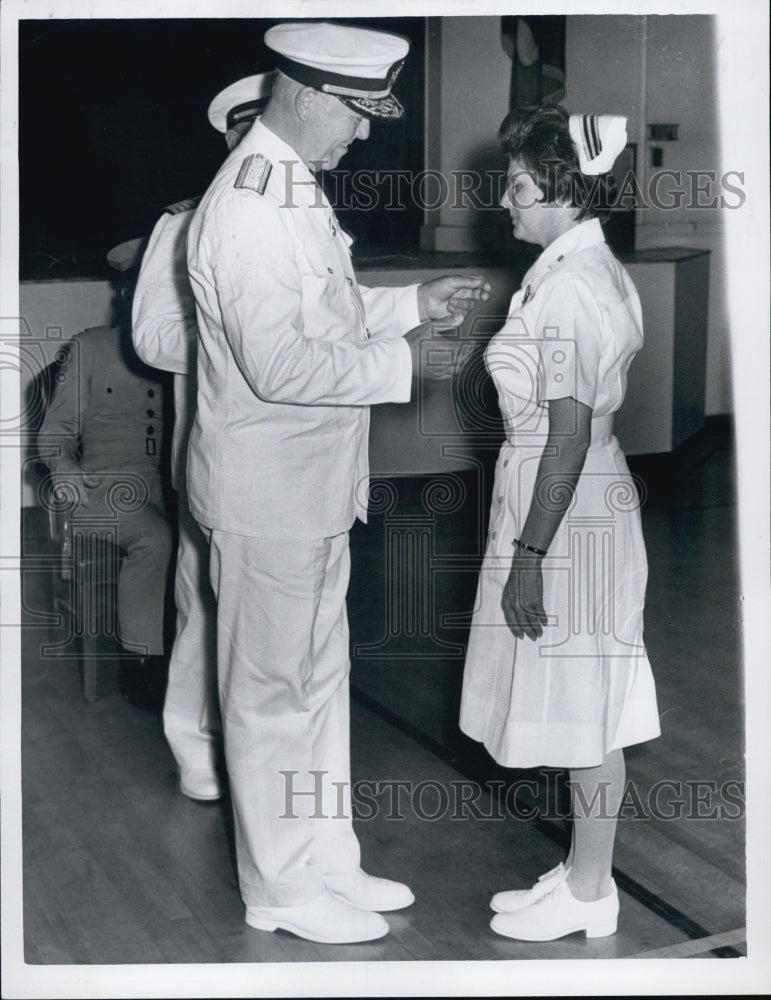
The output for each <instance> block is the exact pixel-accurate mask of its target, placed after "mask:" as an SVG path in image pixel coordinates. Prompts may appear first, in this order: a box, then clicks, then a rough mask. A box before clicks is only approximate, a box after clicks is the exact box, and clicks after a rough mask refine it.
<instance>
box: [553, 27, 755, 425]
mask: <svg viewBox="0 0 771 1000" xmlns="http://www.w3.org/2000/svg"><path fill="white" fill-rule="evenodd" d="M566 77H567V88H566V94H565V99H564V102H563V103H564V104H565V107H566V108H567V109H568V110H569V111H571V112H577V111H587V110H597V111H607V112H618V113H623V114H625V115H627V116H628V118H629V124H628V135H629V141H630V142H634V143H636V144H637V174H638V180H639V182H640V187H641V188H642V191H643V194H644V195H645V194H647V192H648V186H649V183H650V181H651V178H652V176H653V174H654V171H655V170H656V169H657V168H654V167H652V165H651V160H650V149H651V147H653V146H657V147H659V148H661V149H662V152H663V164H662V169H666V170H673V171H678V172H680V173H681V176H682V178H683V184H682V185H678V186H682V189H683V190H685V191H686V192H689V191H690V181H689V180H688V179H687V176H686V173H685V172H686V171H693V170H713V171H715V172H716V173H717V175H718V177H720V176H721V175H722V173H723V170H724V169H728V168H736V169H740V168H741V165H738V166H737V165H736V164H732V163H727V164H726V165H725V167H724V166H723V162H722V156H721V149H720V128H719V120H718V105H717V93H716V79H717V77H716V42H715V31H714V22H713V19H712V18H711V17H709V16H702V15H686V16H677V15H666V16H663V15H649V16H647V17H645V16H603V15H585V16H584V15H582V16H571V17H569V18H568V29H567V44H566ZM651 122H659V123H674V124H677V125H679V131H678V139H677V141H676V142H648V140H647V138H646V136H645V125H646V123H651ZM672 183H673V184H674V181H673V182H672ZM667 184H669V181H667ZM660 190H661V193H662V195H663V194H664V193H665V192H666V190H667V188H666V187H665V186H664V184H662V185H661V188H660ZM646 200H649V199H647V198H646ZM661 200H663V199H661ZM689 200H691V201H693V199H688V198H685V199H683V203H682V204H681V205H680V206H679V207H677V208H673V209H665V208H658V207H656V205H655V204H653V203H651V207H650V208H645V209H642V210H641V211H639V212H638V213H637V226H636V246H637V248H638V249H647V248H649V247H663V246H688V247H699V248H703V249H706V250H710V251H711V260H710V291H709V305H708V332H707V380H706V399H705V413H706V414H707V415H712V414H717V413H730V412H732V411H733V404H732V400H731V391H730V336H729V330H730V328H729V323H728V313H727V288H726V275H725V226H724V219H725V211H726V209H723V210H721V209H720V208H705V207H697V206H696V205H695V204H688V203H687V202H688V201H689ZM696 200H697V201H699V202H701V203H704V204H706V203H708V202H709V201H711V200H712V199H711V198H710V197H709V196H707V197H702V196H699V198H698V199H696Z"/></svg>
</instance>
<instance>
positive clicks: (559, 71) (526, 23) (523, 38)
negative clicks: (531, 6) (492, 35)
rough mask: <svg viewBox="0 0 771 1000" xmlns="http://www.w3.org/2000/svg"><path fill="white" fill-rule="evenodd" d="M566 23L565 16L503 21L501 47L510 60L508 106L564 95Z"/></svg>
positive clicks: (542, 100) (515, 18)
mask: <svg viewBox="0 0 771 1000" xmlns="http://www.w3.org/2000/svg"><path fill="white" fill-rule="evenodd" d="M565 21H566V17H565V15H543V16H534V17H502V18H501V44H502V45H503V49H504V51H505V52H506V53H507V54H508V56H509V58H510V59H511V89H510V94H509V107H511V108H521V107H526V106H527V105H530V104H546V103H547V102H550V101H554V102H557V103H558V102H559V101H561V100H562V98H563V97H564V96H565Z"/></svg>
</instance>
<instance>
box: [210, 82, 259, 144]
mask: <svg viewBox="0 0 771 1000" xmlns="http://www.w3.org/2000/svg"><path fill="white" fill-rule="evenodd" d="M274 77H275V73H274V72H273V71H271V72H270V73H257V74H256V75H255V76H246V77H244V78H243V79H242V80H236V82H235V83H231V84H230V86H229V87H225V89H224V90H221V91H220V92H219V94H217V96H216V97H215V98H214V100H213V101H212V102H211V104H210V105H209V110H208V112H207V115H208V118H209V123H210V124H211V125H213V126H214V128H216V129H217V131H218V132H227V130H228V129H229V128H232V127H233V126H234V125H237V124H238V122H240V121H244V120H248V119H251V118H256V117H257V115H259V114H261V113H262V111H263V110H264V108H265V105H266V104H267V103H268V98H269V97H270V92H271V90H272V89H273V79H274Z"/></svg>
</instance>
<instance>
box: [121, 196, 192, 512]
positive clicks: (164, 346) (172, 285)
mask: <svg viewBox="0 0 771 1000" xmlns="http://www.w3.org/2000/svg"><path fill="white" fill-rule="evenodd" d="M197 203H198V200H197V199H190V200H189V201H187V202H179V203H178V204H176V205H171V206H170V207H169V208H168V209H167V210H166V211H165V212H164V213H163V215H162V216H161V217H160V219H159V220H158V221H157V223H156V224H155V228H154V229H153V232H152V235H151V237H150V241H149V242H148V244H147V249H146V250H145V253H144V257H143V258H142V267H141V269H140V272H139V279H138V281H137V287H136V291H135V292H134V301H133V307H132V324H131V325H132V337H133V340H134V348H135V350H136V352H137V354H138V355H139V357H140V358H141V359H142V360H143V361H144V362H145V363H146V364H148V365H152V366H153V367H154V368H162V369H163V370H164V371H167V372H173V373H174V434H173V437H172V442H171V468H172V483H173V485H174V488H175V489H176V490H178V491H181V492H183V493H184V490H185V462H186V460H187V444H188V438H189V436H190V426H191V424H192V421H193V414H194V412H195V396H196V391H195V390H196V382H195V378H194V377H193V378H191V377H190V376H191V375H192V376H195V371H196V353H197V347H198V323H197V322H196V316H195V298H194V297H193V290H192V288H191V287H190V279H189V278H188V275H187V231H188V229H189V228H190V223H191V222H192V220H193V210H194V208H195V206H196V205H197Z"/></svg>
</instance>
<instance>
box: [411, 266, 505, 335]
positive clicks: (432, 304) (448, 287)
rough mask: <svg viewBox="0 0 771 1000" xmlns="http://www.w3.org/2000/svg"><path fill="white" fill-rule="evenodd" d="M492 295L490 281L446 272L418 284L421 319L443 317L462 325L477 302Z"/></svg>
mask: <svg viewBox="0 0 771 1000" xmlns="http://www.w3.org/2000/svg"><path fill="white" fill-rule="evenodd" d="M489 298H490V282H489V281H487V280H486V279H485V278H483V277H481V275H476V274H446V275H443V276H442V277H441V278H434V279H433V281H424V282H423V284H422V285H419V286H418V312H419V313H420V318H421V320H423V321H425V320H427V319H441V320H446V321H447V324H448V325H451V326H460V324H461V323H462V322H463V320H464V319H465V318H466V316H467V315H468V313H470V312H471V310H472V309H474V308H475V306H476V305H477V303H478V302H486V301H487V299H489Z"/></svg>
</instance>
